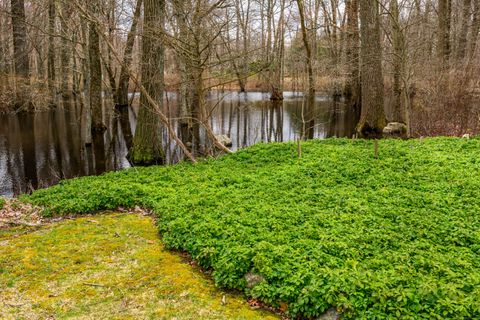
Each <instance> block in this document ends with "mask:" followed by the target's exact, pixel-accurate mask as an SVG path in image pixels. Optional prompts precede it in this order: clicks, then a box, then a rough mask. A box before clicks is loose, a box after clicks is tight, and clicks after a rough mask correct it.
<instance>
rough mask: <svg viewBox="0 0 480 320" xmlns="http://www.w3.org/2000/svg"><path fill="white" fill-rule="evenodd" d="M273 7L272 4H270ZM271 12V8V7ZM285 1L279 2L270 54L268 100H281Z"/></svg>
mask: <svg viewBox="0 0 480 320" xmlns="http://www.w3.org/2000/svg"><path fill="white" fill-rule="evenodd" d="M272 6H273V4H272ZM272 11H273V7H272ZM284 23H285V0H281V2H280V19H279V20H278V25H277V30H276V32H275V37H274V49H273V53H272V63H271V65H270V69H271V76H270V81H271V91H270V100H283V58H284V51H285V39H284V38H285V26H284Z"/></svg>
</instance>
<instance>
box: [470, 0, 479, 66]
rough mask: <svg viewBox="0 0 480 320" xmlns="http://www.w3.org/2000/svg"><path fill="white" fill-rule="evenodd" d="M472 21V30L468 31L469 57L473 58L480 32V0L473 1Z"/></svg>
mask: <svg viewBox="0 0 480 320" xmlns="http://www.w3.org/2000/svg"><path fill="white" fill-rule="evenodd" d="M473 1H474V2H473V21H472V29H471V31H470V40H469V42H470V48H469V57H470V59H472V58H473V56H474V54H475V50H476V48H477V42H478V34H479V32H480V0H473Z"/></svg>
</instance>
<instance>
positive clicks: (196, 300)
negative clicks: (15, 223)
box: [0, 214, 276, 319]
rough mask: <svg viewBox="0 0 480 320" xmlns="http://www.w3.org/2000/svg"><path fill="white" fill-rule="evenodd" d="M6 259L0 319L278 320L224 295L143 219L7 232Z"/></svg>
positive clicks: (1, 269) (122, 217)
mask: <svg viewBox="0 0 480 320" xmlns="http://www.w3.org/2000/svg"><path fill="white" fill-rule="evenodd" d="M0 257H1V259H0V288H1V290H0V319H276V317H274V316H272V315H270V314H268V313H264V312H260V311H253V310H252V309H251V308H250V307H249V306H248V304H247V303H246V302H245V300H244V299H243V298H242V297H239V296H237V295H231V294H226V295H225V298H224V297H223V295H224V294H223V293H222V292H220V291H219V290H218V289H216V288H215V287H214V285H213V283H212V281H210V280H208V279H207V278H206V277H205V276H204V275H202V274H201V273H199V272H198V271H194V270H193V269H192V267H191V266H189V265H188V264H186V263H184V262H182V261H181V258H180V257H179V255H177V254H172V253H170V252H168V251H166V250H165V249H164V248H163V245H162V242H161V241H160V240H159V239H158V232H157V229H156V228H155V226H154V223H153V221H152V219H151V218H148V217H143V216H140V215H134V214H109V215H99V216H96V217H94V218H92V217H86V218H80V219H75V220H68V221H64V222H61V223H56V224H52V225H48V226H45V227H42V228H40V229H39V230H36V231H33V232H30V230H25V229H24V228H13V229H9V230H3V232H2V233H0ZM222 302H223V303H222Z"/></svg>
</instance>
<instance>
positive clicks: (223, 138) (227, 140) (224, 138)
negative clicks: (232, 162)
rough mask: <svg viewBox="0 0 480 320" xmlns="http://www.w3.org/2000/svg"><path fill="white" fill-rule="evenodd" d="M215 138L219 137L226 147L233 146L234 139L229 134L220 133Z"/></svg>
mask: <svg viewBox="0 0 480 320" xmlns="http://www.w3.org/2000/svg"><path fill="white" fill-rule="evenodd" d="M215 138H217V140H218V141H219V142H220V143H221V144H223V145H224V146H225V147H231V146H232V139H230V137H229V136H227V135H226V134H218V135H216V136H215Z"/></svg>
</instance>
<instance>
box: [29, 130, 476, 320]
mask: <svg viewBox="0 0 480 320" xmlns="http://www.w3.org/2000/svg"><path fill="white" fill-rule="evenodd" d="M23 200H25V201H30V202H32V203H34V204H36V205H42V206H44V207H45V208H46V210H45V212H44V213H45V214H46V215H58V214H65V213H84V212H95V211H98V210H105V209H115V208H117V207H133V206H135V205H139V206H142V207H146V208H150V209H152V210H153V211H154V212H155V213H156V214H157V215H158V228H159V230H160V233H161V235H162V239H163V242H164V243H165V245H166V247H167V248H174V249H179V250H184V251H187V252H188V253H189V254H190V255H191V256H192V257H193V258H194V259H196V260H197V261H198V263H199V264H200V265H201V266H202V267H204V268H209V269H211V270H213V272H212V276H213V278H214V280H215V283H216V284H217V285H218V286H221V287H226V288H234V289H240V290H243V291H244V292H245V293H246V294H247V295H249V296H252V297H254V298H257V299H260V300H262V301H264V302H265V303H268V304H270V305H273V306H281V307H282V308H284V309H286V310H287V314H289V315H291V316H301V317H305V318H308V317H315V316H318V315H320V314H322V313H323V312H325V311H326V310H327V309H329V308H331V307H335V308H336V309H337V310H338V312H340V313H342V315H343V317H344V318H346V319H348V318H355V319H358V318H360V319H362V318H363V319H385V318H391V319H398V318H402V319H417V318H429V319H433V318H437V319H442V318H456V319H465V318H468V319H472V318H480V299H479V297H480V214H479V213H480V212H479V211H480V140H479V139H471V140H467V139H456V138H434V139H420V140H408V141H400V140H386V141H380V142H379V154H378V157H376V158H375V157H374V146H373V142H372V141H364V140H353V141H352V140H345V139H327V140H322V141H311V142H307V143H305V144H304V145H303V157H302V159H298V158H297V156H296V145H295V144H292V143H284V144H269V145H264V144H261V145H256V146H253V147H251V148H248V149H246V150H243V151H239V152H237V153H235V154H232V155H229V156H226V157H223V158H221V159H219V160H209V161H205V162H202V163H200V164H198V165H192V164H188V163H184V164H179V165H175V166H170V167H152V168H138V169H137V168H134V169H130V170H126V171H122V172H118V173H109V174H106V175H103V176H101V177H86V178H81V179H76V180H70V181H65V182H63V183H61V184H60V185H59V186H56V187H53V188H50V189H47V190H41V191H38V192H36V193H34V194H33V195H32V196H30V197H25V198H23ZM131 225H132V228H135V227H134V225H135V224H134V223H132V224H131ZM89 228H95V225H87V226H85V230H88V229H89ZM71 241H72V243H71V250H76V247H75V245H74V244H75V243H77V245H78V246H80V247H82V246H83V244H82V241H81V240H78V241H77V240H75V239H74V238H72V239H71ZM110 241H111V242H112V245H113V244H114V243H115V241H116V240H115V238H108V239H106V240H104V242H100V243H101V246H107V245H109V243H110ZM27 256H28V255H27ZM71 256H75V252H70V253H69V254H68V255H67V256H66V258H69V257H71ZM158 264H159V266H158V268H157V269H151V270H150V272H148V275H149V276H152V277H154V276H155V273H157V272H161V268H162V267H163V266H164V264H162V263H158ZM34 274H35V273H34V272H32V276H34ZM252 279H254V280H255V281H253V282H252ZM82 281H83V280H82ZM88 281H90V280H88ZM82 288H83V287H82ZM89 290H91V291H94V292H97V291H98V290H102V289H99V288H89ZM104 290H105V289H104ZM155 301H156V300H155V298H152V308H153V307H154V305H155Z"/></svg>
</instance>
